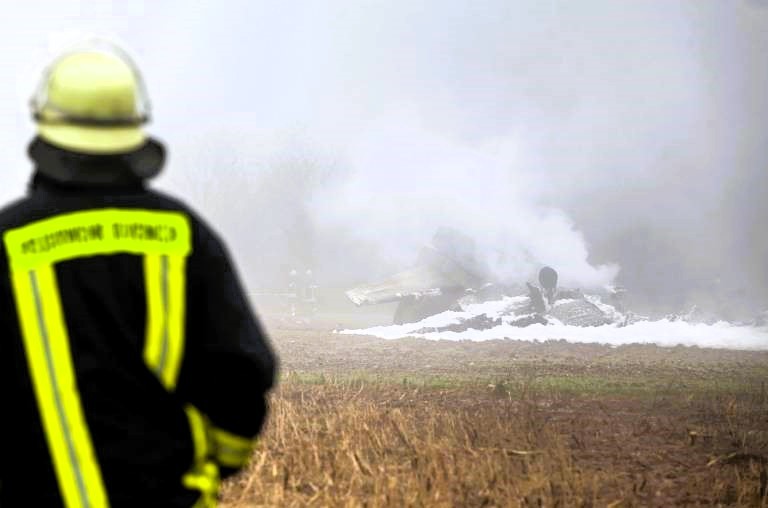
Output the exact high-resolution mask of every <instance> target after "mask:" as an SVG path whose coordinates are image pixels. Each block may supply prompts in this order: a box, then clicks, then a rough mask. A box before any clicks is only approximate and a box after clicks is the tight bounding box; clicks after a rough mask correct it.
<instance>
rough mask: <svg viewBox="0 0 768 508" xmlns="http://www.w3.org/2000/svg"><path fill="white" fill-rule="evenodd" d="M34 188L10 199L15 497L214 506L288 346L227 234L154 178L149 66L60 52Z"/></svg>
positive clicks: (251, 437)
mask: <svg viewBox="0 0 768 508" xmlns="http://www.w3.org/2000/svg"><path fill="white" fill-rule="evenodd" d="M32 107H33V113H34V117H35V120H36V122H37V127H38V136H37V137H36V138H35V139H34V140H33V141H32V143H31V145H30V147H29V155H30V157H31V159H32V161H33V163H34V166H35V169H34V175H33V177H32V181H31V184H30V188H29V193H28V195H27V196H26V197H25V198H23V199H21V200H19V201H17V202H15V203H13V204H11V205H10V206H8V207H6V208H5V209H3V210H2V212H0V232H2V237H3V245H2V248H1V249H0V270H1V271H3V272H4V273H5V274H6V275H5V276H4V277H2V278H0V316H2V322H1V323H0V332H1V333H0V376H2V378H1V379H0V394H2V395H1V396H2V408H3V418H2V419H1V420H0V421H1V422H2V423H0V425H2V434H0V435H2V436H3V437H2V439H3V444H2V454H1V455H0V481H1V482H2V484H1V486H0V506H4V507H5V506H8V507H14V506H36V507H37V506H40V507H55V506H66V507H68V508H72V507H89V508H102V507H107V506H112V507H138V506H163V507H191V506H200V507H207V506H215V504H216V498H217V491H218V485H219V482H220V480H221V479H222V478H225V477H227V476H229V475H231V474H233V473H235V472H237V471H238V470H239V469H241V468H242V467H243V466H244V465H245V464H246V463H247V461H248V459H249V458H250V457H251V455H252V452H253V447H254V445H255V442H256V441H255V440H256V437H257V435H258V434H259V432H260V430H261V427H262V425H263V422H264V420H265V417H266V414H267V406H266V395H267V393H268V391H269V390H270V389H271V387H272V384H273V379H274V376H275V368H276V367H275V358H274V355H273V353H272V351H271V348H270V346H269V343H268V341H267V338H266V337H265V335H264V333H263V332H262V329H261V326H260V325H259V322H258V321H257V319H256V317H255V315H254V314H253V312H252V310H251V308H250V306H249V304H248V302H247V301H246V298H245V296H244V292H243V289H242V287H241V284H240V282H239V280H238V277H237V274H236V272H235V268H234V266H233V263H232V261H231V258H230V256H229V254H228V252H227V250H226V248H225V246H224V244H223V242H222V240H221V239H220V237H219V236H218V235H217V234H216V233H215V232H214V231H213V230H212V229H211V228H210V227H209V226H208V225H206V223H205V222H204V221H203V220H202V219H201V218H200V217H199V216H198V215H197V214H195V212H193V211H192V210H191V209H190V208H189V207H187V206H186V205H185V204H183V203H182V202H180V201H178V200H176V199H174V198H171V197H169V196H166V195H164V194H161V193H158V192H155V191H153V190H150V189H149V188H148V187H147V183H146V182H147V180H149V179H150V178H152V177H153V176H155V175H157V174H158V173H159V171H160V169H161V167H162V165H163V159H164V149H163V147H162V145H161V144H160V143H159V142H157V141H155V140H154V139H150V138H148V137H147V136H146V134H145V133H144V131H143V129H142V124H143V123H145V122H146V121H147V120H148V115H149V111H148V103H147V101H146V96H145V91H144V87H143V84H142V80H141V77H140V75H139V73H138V71H137V70H136V68H135V66H134V65H133V64H132V63H131V61H130V59H128V57H127V56H126V55H125V54H124V53H123V52H122V51H121V50H119V49H118V48H115V47H114V46H111V45H108V44H104V43H90V44H88V45H87V46H84V47H81V48H78V49H74V50H73V51H71V52H67V53H65V54H64V55H62V56H61V57H60V58H58V59H56V60H55V61H54V62H53V63H52V64H51V66H50V67H49V69H48V70H47V72H46V73H45V75H44V76H43V79H42V80H41V84H40V88H39V90H38V92H37V93H36V95H35V97H34V98H33V102H32Z"/></svg>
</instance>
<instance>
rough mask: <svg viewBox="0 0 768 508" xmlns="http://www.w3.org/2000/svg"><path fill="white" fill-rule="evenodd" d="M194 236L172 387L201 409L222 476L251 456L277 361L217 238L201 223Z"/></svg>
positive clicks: (229, 260) (264, 415)
mask: <svg viewBox="0 0 768 508" xmlns="http://www.w3.org/2000/svg"><path fill="white" fill-rule="evenodd" d="M195 237H196V238H195V241H194V243H193V252H192V255H191V256H190V257H189V259H188V266H187V319H186V330H187V333H186V336H187V341H186V351H185V355H184V361H183V363H182V367H181V372H180V374H179V383H178V391H177V393H178V394H179V396H180V397H182V398H183V399H184V402H185V403H188V404H192V405H193V406H194V407H195V408H197V410H199V411H200V412H201V413H202V414H203V415H204V418H205V419H206V422H207V427H208V434H209V436H208V437H209V440H210V441H211V442H212V447H213V455H214V458H215V459H217V461H218V462H219V465H220V467H221V468H222V474H223V475H224V476H227V475H229V474H231V473H233V472H235V471H237V470H238V469H239V468H241V467H242V466H244V465H245V464H246V463H247V461H248V459H249V458H250V456H251V455H252V447H253V445H254V443H255V439H256V437H257V435H258V434H259V432H260V430H261V427H262V424H263V422H264V420H265V417H266V413H267V405H266V395H267V393H268V391H269V390H270V389H271V388H272V386H273V383H274V378H275V372H276V359H275V356H274V354H273V352H272V350H271V348H270V345H269V343H268V339H267V337H266V336H265V334H264V331H263V329H262V327H261V325H260V323H259V321H258V319H257V317H256V316H255V314H254V311H253V310H252V308H251V306H250V304H249V303H248V299H247V297H246V295H245V293H244V291H243V287H242V285H241V283H240V280H239V277H238V275H237V273H236V270H235V267H234V264H233V262H232V259H231V257H230V255H229V253H228V252H227V249H226V247H225V246H224V243H223V242H222V241H221V240H220V239H219V238H218V237H217V235H216V234H215V233H213V231H211V230H210V229H208V228H207V227H206V226H205V225H200V226H199V230H198V231H197V232H196V234H195Z"/></svg>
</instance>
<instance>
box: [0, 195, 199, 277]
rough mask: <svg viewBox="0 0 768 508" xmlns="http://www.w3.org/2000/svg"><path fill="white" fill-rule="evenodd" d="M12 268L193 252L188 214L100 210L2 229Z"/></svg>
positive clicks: (69, 214)
mask: <svg viewBox="0 0 768 508" xmlns="http://www.w3.org/2000/svg"><path fill="white" fill-rule="evenodd" d="M4 240H5V246H6V249H7V251H8V256H9V259H10V262H11V268H12V269H13V270H28V269H33V268H35V267H36V266H40V265H48V264H54V263H57V262H59V261H65V260H67V259H75V258H81V257H87V256H97V255H103V254H118V253H128V254H139V255H144V254H158V255H159V254H165V255H175V256H186V255H188V254H189V253H190V251H191V248H192V247H191V245H192V243H191V231H190V228H189V221H188V219H187V217H186V216H185V215H184V214H182V213H179V212H167V211H151V210H127V209H112V208H106V209H100V210H87V211H82V212H74V213H67V214H62V215H57V216H55V217H51V218H48V219H44V220H41V221H37V222H33V223H30V224H28V225H26V226H24V227H22V228H18V229H15V230H12V231H8V232H6V233H5V237H4Z"/></svg>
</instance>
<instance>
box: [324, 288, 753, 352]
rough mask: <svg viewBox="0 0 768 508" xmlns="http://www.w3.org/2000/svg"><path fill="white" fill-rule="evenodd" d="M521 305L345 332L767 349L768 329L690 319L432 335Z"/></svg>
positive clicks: (509, 301) (508, 301) (488, 306)
mask: <svg viewBox="0 0 768 508" xmlns="http://www.w3.org/2000/svg"><path fill="white" fill-rule="evenodd" d="M515 303H517V302H516V301H515V299H513V298H505V299H504V300H501V301H497V302H487V303H484V304H476V305H472V306H469V307H468V308H467V310H466V311H463V312H453V311H448V312H443V313H441V314H437V315H434V316H430V317H428V318H426V319H423V320H422V321H419V322H417V323H408V324H403V325H391V326H375V327H372V328H366V329H360V330H343V331H341V332H339V333H342V334H349V335H373V336H376V337H380V338H383V339H399V338H402V337H422V338H425V339H430V340H440V339H442V340H453V341H459V340H470V341H485V340H494V339H505V338H508V339H514V340H525V341H532V342H533V341H545V340H565V341H567V342H573V343H600V344H607V345H611V346H620V345H625V344H655V345H657V346H661V347H674V346H678V345H683V346H697V347H706V348H718V349H741V350H753V351H765V350H768V328H767V327H754V326H737V325H734V324H732V323H727V322H724V321H720V322H717V323H714V324H704V323H689V322H686V321H669V320H666V319H662V320H659V321H640V322H636V323H633V324H631V325H628V326H623V327H620V326H618V325H616V324H610V325H604V326H592V327H580V326H568V325H562V324H557V325H552V324H550V325H541V324H535V325H531V326H526V327H523V328H520V327H516V326H512V325H509V324H506V323H504V322H503V320H502V323H501V324H499V325H498V326H495V327H493V328H489V329H487V330H474V329H469V330H466V331H463V332H451V331H437V330H436V331H429V329H430V328H432V329H436V328H442V327H446V326H450V325H452V324H458V323H460V322H461V321H463V320H466V319H469V318H472V317H475V316H478V315H482V314H485V315H487V316H488V317H490V318H496V317H500V316H502V315H503V314H504V309H506V308H509V306H510V305H514V304H515Z"/></svg>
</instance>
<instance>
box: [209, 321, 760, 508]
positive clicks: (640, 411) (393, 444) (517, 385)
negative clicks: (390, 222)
mask: <svg viewBox="0 0 768 508" xmlns="http://www.w3.org/2000/svg"><path fill="white" fill-rule="evenodd" d="M270 328H271V332H272V339H273V342H274V345H275V347H276V348H277V350H278V352H279V355H280V358H281V362H282V373H281V381H280V384H279V387H278V389H277V390H276V391H275V393H274V395H273V397H272V402H271V408H272V413H271V416H270V421H269V423H268V425H267V428H266V431H265V434H264V436H263V439H262V443H261V446H260V448H259V449H258V451H257V452H256V453H255V454H254V457H253V460H252V463H251V465H250V466H249V468H248V470H246V471H244V472H243V473H242V474H241V475H239V476H238V477H236V478H234V479H232V480H230V481H229V482H227V483H226V485H225V486H224V488H223V494H222V495H223V502H222V506H224V507H229V508H235V507H250V506H368V507H374V506H393V507H394V506H536V507H541V506H548V507H550V506H613V507H618V506H718V505H725V506H731V505H732V506H763V507H768V386H766V381H768V353H765V352H762V353H755V352H737V351H722V350H719V351H718V350H706V349H697V348H683V347H678V348H667V349H663V348H657V347H655V346H639V345H638V346H625V347H618V348H609V347H604V346H599V345H573V344H568V343H565V342H557V341H550V342H545V343H527V342H516V341H511V340H500V341H490V342H482V343H473V342H444V341H439V342H428V341H425V340H419V339H413V338H409V339H401V340H394V341H385V340H381V339H374V338H371V337H359V336H345V335H337V334H334V333H332V332H330V331H328V330H322V329H319V328H318V329H306V328H305V329H301V328H299V327H295V326H294V327H290V326H285V325H279V324H278V325H275V324H273V325H272V326H271V327H270Z"/></svg>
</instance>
